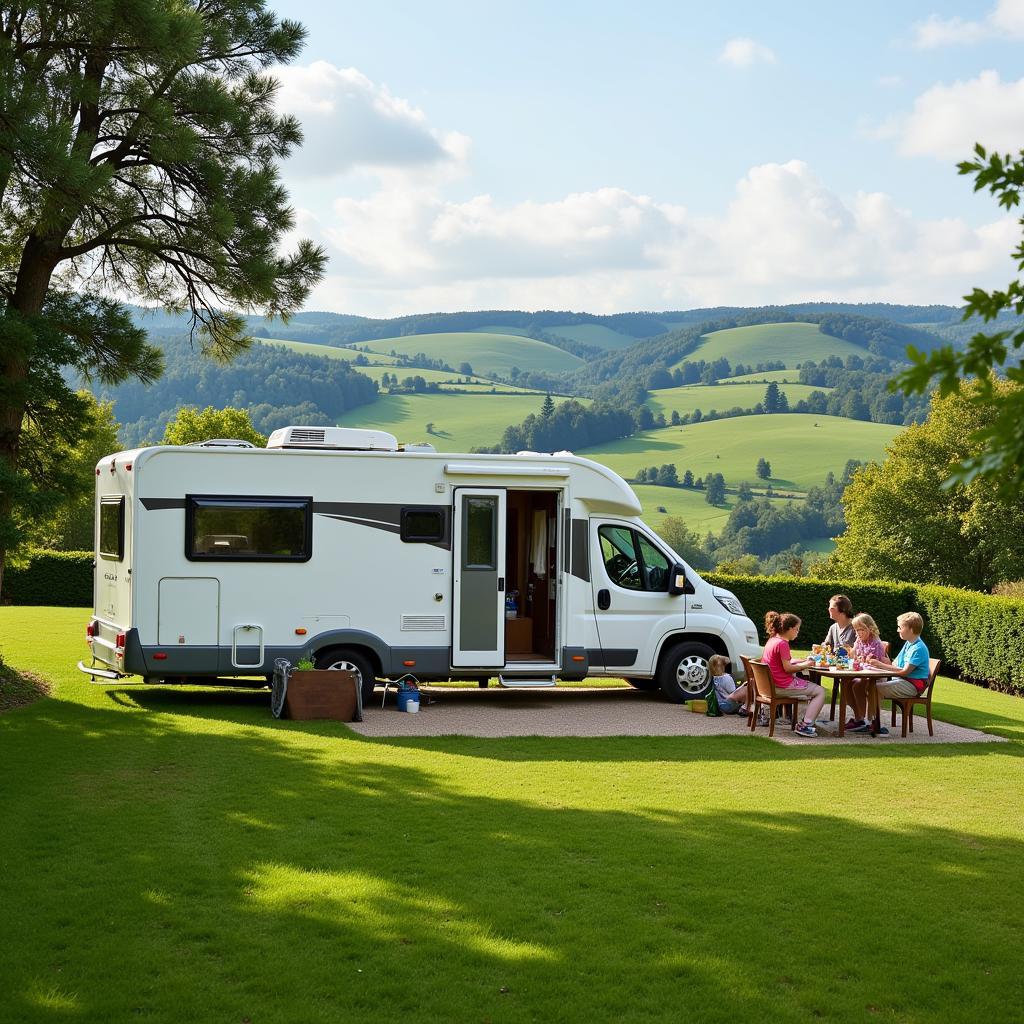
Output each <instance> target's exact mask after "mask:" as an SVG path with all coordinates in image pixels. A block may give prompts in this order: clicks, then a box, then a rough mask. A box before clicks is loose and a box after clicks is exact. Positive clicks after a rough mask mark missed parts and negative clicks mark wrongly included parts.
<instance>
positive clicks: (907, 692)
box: [868, 612, 929, 700]
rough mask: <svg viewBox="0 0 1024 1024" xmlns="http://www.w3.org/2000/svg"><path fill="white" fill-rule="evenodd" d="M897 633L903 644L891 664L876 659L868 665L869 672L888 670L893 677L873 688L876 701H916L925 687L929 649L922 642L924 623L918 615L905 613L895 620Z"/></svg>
mask: <svg viewBox="0 0 1024 1024" xmlns="http://www.w3.org/2000/svg"><path fill="white" fill-rule="evenodd" d="M896 631H897V632H898V633H899V635H900V639H901V640H903V641H904V644H903V649H902V650H901V651H900V653H899V654H897V655H896V658H895V660H894V661H893V663H892V664H891V665H889V664H887V663H886V662H884V661H880V660H879V659H878V658H871V659H870V660H869V661H868V664H869V665H870V666H871V667H872V668H884V669H887V670H888V671H890V672H892V674H893V677H894V678H892V679H887V680H885V681H884V682H880V683H878V685H877V686H876V687H875V689H876V691H877V693H878V697H879V700H884V699H885V698H886V697H916V696H917V694H919V693H922V692H923V691H924V688H925V687H926V686H927V685H928V676H929V667H928V648H927V647H925V644H924V641H923V640H922V639H921V634H922V633H923V632H924V619H922V618H921V616H920V615H918V614H917V612H904V613H903V614H902V615H898V616H897V617H896Z"/></svg>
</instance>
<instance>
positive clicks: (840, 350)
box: [679, 323, 867, 367]
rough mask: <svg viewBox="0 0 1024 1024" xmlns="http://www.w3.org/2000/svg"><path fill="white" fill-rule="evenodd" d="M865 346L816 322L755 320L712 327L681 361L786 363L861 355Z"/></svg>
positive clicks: (864, 351) (792, 363)
mask: <svg viewBox="0 0 1024 1024" xmlns="http://www.w3.org/2000/svg"><path fill="white" fill-rule="evenodd" d="M866 353H867V349H864V348H860V347H859V346H858V345H851V344H850V342H848V341H843V340H842V339H841V338H833V337H830V336H829V335H827V334H822V333H821V331H819V330H818V326H817V324H800V323H789V324H756V325H755V326H752V327H733V328H730V329H729V330H726V331H712V332H711V334H707V335H705V336H704V338H703V339H702V341H701V343H700V345H699V346H698V347H697V349H696V350H695V351H693V352H691V353H690V354H689V355H688V356H686V357H685V358H684V359H681V360H679V361H680V362H686V361H689V362H693V361H694V360H697V359H706V360H707V361H708V362H713V361H714V360H715V359H720V358H721V357H722V356H725V357H726V359H728V360H729V362H730V363H733V364H734V365H735V364H736V363H747V364H752V365H754V366H756V365H757V364H758V363H763V362H767V361H768V360H776V359H781V360H782V361H784V362H785V364H786V366H788V367H792V366H795V365H796V364H797V363H803V362H806V361H807V360H808V359H813V360H814V361H815V362H820V361H821V360H822V359H824V358H825V357H826V356H830V355H837V356H839V357H840V358H841V359H845V358H846V357H847V356H849V355H857V356H860V357H861V358H863V357H864V355H865V354H866Z"/></svg>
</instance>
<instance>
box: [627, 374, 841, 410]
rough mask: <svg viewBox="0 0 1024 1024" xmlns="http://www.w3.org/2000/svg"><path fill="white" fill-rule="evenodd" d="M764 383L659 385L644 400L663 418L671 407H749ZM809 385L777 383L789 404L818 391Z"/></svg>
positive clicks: (759, 394) (759, 393)
mask: <svg viewBox="0 0 1024 1024" xmlns="http://www.w3.org/2000/svg"><path fill="white" fill-rule="evenodd" d="M767 386H768V385H767V384H754V383H750V384H733V383H731V382H729V381H722V382H721V383H719V384H687V385H685V386H683V387H679V388H663V389H661V390H659V391H652V392H651V397H650V398H649V399H648V400H647V402H646V403H645V404H646V405H647V406H649V407H650V409H651V410H652V411H653V412H654V413H655V415H657V413H659V412H663V413H664V414H665V419H668V418H669V417H670V416H671V415H672V410H673V409H674V410H675V411H676V412H678V413H690V412H693V411H694V410H695V409H700V410H701V412H704V413H707V412H710V411H711V410H712V409H717V410H718V412H725V411H726V410H727V409H732V408H735V407H736V406H739V407H740V408H741V409H753V408H754V406H755V405H757V403H758V402H760V401H761V399H763V398H764V393H765V389H766V388H767ZM821 390H824V389H822V388H813V387H811V386H810V385H809V384H780V385H779V391H781V392H782V393H784V394H785V396H786V399H787V401H788V402H789V403H790V405H792V404H794V403H795V402H799V401H800V399H802V398H806V397H807V396H808V395H809V394H810V393H811V392H812V391H821Z"/></svg>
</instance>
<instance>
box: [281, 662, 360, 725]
mask: <svg viewBox="0 0 1024 1024" xmlns="http://www.w3.org/2000/svg"><path fill="white" fill-rule="evenodd" d="M282 717H284V718H294V719H302V720H304V721H305V720H309V719H313V718H332V719H334V720H335V721H337V722H361V721H362V715H360V713H359V694H358V692H357V687H356V675H355V673H354V672H349V671H348V670H347V669H315V670H313V671H311V672H292V674H291V675H290V676H289V677H288V692H287V693H286V694H285V698H284V713H283V716H282Z"/></svg>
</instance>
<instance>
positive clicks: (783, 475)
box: [577, 413, 903, 491]
mask: <svg viewBox="0 0 1024 1024" xmlns="http://www.w3.org/2000/svg"><path fill="white" fill-rule="evenodd" d="M902 429H903V428H902V427H896V426H891V425H889V424H886V423H865V422H862V421H860V420H848V419H844V418H843V417H840V416H814V415H810V414H808V413H781V414H778V415H774V416H736V417H733V418H731V419H724V420H712V421H711V422H709V423H703V422H702V423H694V424H691V425H689V426H685V427H665V428H662V429H659V430H648V431H645V432H643V433H640V434H636V435H634V436H633V437H628V438H625V439H623V440H621V441H613V442H610V443H609V444H602V445H595V446H594V447H593V448H588V449H586V450H584V451H580V452H578V453H577V454H579V455H585V456H586V457H587V458H591V459H596V460H597V461H598V462H603V463H604V464H605V465H607V466H610V467H611V468H612V469H614V470H615V472H616V473H619V474H621V475H623V476H626V477H630V476H632V475H633V474H634V473H635V472H636V470H637V469H638V468H639V467H640V466H660V465H662V464H663V463H669V462H670V463H674V464H675V466H676V467H677V469H678V471H679V475H680V476H682V474H683V472H684V471H685V470H687V469H690V470H692V471H693V472H694V473H696V474H698V475H700V476H704V475H705V474H707V473H722V474H723V475H724V476H725V480H726V484H727V485H728V486H730V487H735V486H736V485H737V484H739V482H740V481H741V480H747V481H749V482H750V483H751V484H752V485H755V486H763V481H759V480H758V479H757V476H756V474H755V469H756V467H757V460H758V459H759V458H761V457H763V458H766V459H767V460H768V461H769V462H770V463H771V467H772V480H771V483H772V486H773V487H775V488H776V489H778V488H795V489H797V490H801V491H802V490H806V489H807V488H808V487H812V486H814V485H816V484H821V483H822V482H823V481H824V479H825V474H826V473H828V472H829V471H830V470H831V471H832V472H834V473H836V474H837V475H838V474H839V473H841V472H842V469H843V467H844V466H845V465H846V461H847V459H860V460H861V461H862V462H866V461H868V460H870V459H881V458H882V457H883V453H884V449H885V446H886V445H887V444H888V443H889V441H891V440H892V438H893V437H895V436H896V434H898V433H899V432H900V431H901V430H902Z"/></svg>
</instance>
